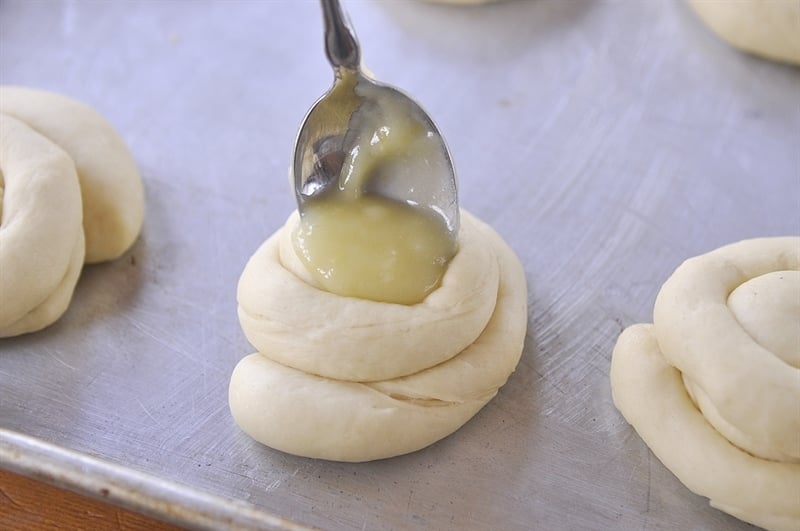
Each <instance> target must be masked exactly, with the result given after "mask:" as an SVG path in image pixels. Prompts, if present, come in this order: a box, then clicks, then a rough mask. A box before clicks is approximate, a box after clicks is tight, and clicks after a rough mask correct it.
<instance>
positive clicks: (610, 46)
mask: <svg viewBox="0 0 800 531" xmlns="http://www.w3.org/2000/svg"><path fill="white" fill-rule="evenodd" d="M346 6H347V8H348V9H349V11H350V13H351V17H352V19H353V22H354V24H355V26H356V28H357V31H358V33H359V37H360V40H361V43H362V45H363V48H364V56H365V60H366V62H367V64H368V65H369V66H370V67H371V68H372V69H373V70H374V71H375V72H376V73H377V75H378V76H379V77H380V78H381V79H383V80H385V81H387V82H390V83H393V84H395V85H397V86H400V87H403V88H404V89H406V90H407V91H409V92H410V93H412V94H414V95H415V96H416V97H417V98H418V99H419V100H420V101H421V102H422V103H423V105H424V106H425V107H426V108H427V109H428V110H429V112H430V113H431V114H432V115H433V116H434V118H435V119H436V120H437V121H438V123H439V125H440V128H441V130H442V131H443V133H444V134H445V136H446V138H447V139H448V142H449V144H450V147H451V150H452V153H453V156H454V159H455V161H456V164H457V168H458V170H459V178H460V193H461V204H462V206H464V207H466V208H468V209H470V210H471V211H473V212H474V213H476V214H478V215H479V216H480V217H482V218H483V219H485V220H486V221H488V222H489V223H491V224H492V225H493V226H494V227H496V228H497V230H498V231H499V232H500V233H501V234H502V235H503V236H504V237H505V238H506V239H507V240H508V242H509V243H510V244H511V245H512V247H514V249H516V251H517V252H518V254H519V256H520V258H521V259H522V262H523V264H524V266H525V271H526V274H527V279H528V283H529V301H530V319H529V331H528V337H527V341H526V345H525V352H524V355H523V357H522V361H521V363H520V365H519V367H518V369H517V371H516V373H515V374H514V375H513V376H512V377H511V379H510V381H509V382H508V384H507V385H506V386H505V387H504V388H503V389H502V390H501V392H500V394H499V395H498V396H497V398H496V399H495V400H494V401H492V402H491V403H490V404H489V405H488V406H487V407H486V408H485V409H484V410H483V411H481V413H479V414H478V415H477V416H476V417H475V418H474V419H473V420H472V421H471V422H469V423H468V424H467V425H466V426H465V427H464V428H462V429H461V430H460V431H458V432H457V433H456V434H454V435H452V436H451V437H449V438H447V439H445V440H444V441H441V442H440V443H438V444H436V445H434V446H432V447H430V448H428V449H426V450H423V451H420V452H418V453H414V454H412V455H407V456H403V457H399V458H395V459H391V460H386V461H381V462H375V463H369V464H359V465H353V464H336V463H329V462H322V461H315V460H309V459H303V458H297V457H293V456H289V455H284V454H281V453H279V452H276V451H273V450H270V449H268V448H265V447H262V446H259V445H258V444H256V443H254V442H253V441H252V440H250V439H249V438H248V437H247V436H245V435H244V434H242V433H241V432H240V431H239V430H238V429H237V428H236V426H235V425H234V423H233V420H232V419H231V417H230V415H229V412H228V407H227V384H228V377H229V375H230V373H231V371H232V369H233V367H234V365H235V364H236V362H237V361H238V360H239V359H240V358H242V357H243V356H245V355H246V354H249V353H250V352H251V351H252V350H253V349H252V348H251V347H250V346H249V345H248V343H247V342H246V340H245V338H244V336H243V334H242V332H241V331H240V329H239V326H238V323H237V319H236V302H235V286H236V282H237V278H238V276H239V274H240V272H241V270H242V268H243V266H244V264H245V261H246V260H247V259H248V257H249V256H250V255H251V253H252V252H253V251H254V250H255V249H256V247H257V246H258V245H259V244H260V243H261V242H262V241H263V240H264V239H265V238H266V237H267V235H268V234H269V233H270V232H271V231H273V230H274V229H275V228H277V227H278V226H279V225H280V224H281V222H282V221H283V219H284V218H285V216H286V215H287V214H288V212H289V211H290V209H291V208H292V206H293V205H292V198H291V195H290V192H289V189H288V186H287V183H286V177H285V175H286V168H287V166H288V163H289V153H290V147H291V144H292V141H293V139H294V135H295V132H296V128H297V127H298V125H299V123H300V120H301V118H302V117H303V114H304V113H305V111H306V109H307V108H308V107H309V106H310V104H311V103H312V102H313V101H314V99H315V98H316V97H317V96H318V95H320V94H321V93H322V92H323V91H324V90H325V89H326V88H327V87H328V85H329V83H330V79H331V75H330V71H329V69H328V67H327V65H326V63H325V62H324V55H323V52H322V48H321V36H320V33H321V22H320V17H319V15H318V13H317V5H316V2H309V1H302V2H300V1H288V0H287V1H277V0H276V1H226V2H134V1H130V2H55V1H46V2H45V1H37V2H28V1H16V0H14V1H10V0H0V81H2V83H13V84H22V85H31V86H36V87H42V88H47V89H51V90H55V91H59V92H63V93H65V94H68V95H70V96H73V97H76V98H79V99H81V100H83V101H85V102H87V103H89V104H91V105H92V106H94V107H95V108H96V109H98V110H99V111H100V112H102V113H103V114H104V115H105V116H106V117H108V119H109V120H110V121H111V122H112V123H113V124H114V125H115V126H116V127H117V128H118V129H119V131H120V132H121V133H122V135H123V136H124V137H125V139H126V140H127V141H128V143H129V145H130V148H131V150H132V151H133V153H134V155H135V157H136V160H137V161H138V163H139V165H140V168H141V172H142V176H143V178H144V182H145V185H146V188H147V218H146V222H145V227H144V232H143V234H142V237H141V238H140V239H139V241H138V242H137V243H136V245H135V246H134V247H133V249H132V250H131V251H130V252H129V253H127V254H126V255H125V256H124V257H123V258H122V259H120V260H118V261H116V262H114V263H110V264H105V265H99V266H91V267H87V268H86V270H85V271H84V273H83V276H82V278H81V280H80V283H79V285H78V287H77V291H76V293H75V297H74V300H73V303H72V305H71V307H70V309H69V311H68V313H67V314H66V315H65V316H64V318H63V319H61V320H60V321H59V322H58V323H57V324H56V325H54V326H52V327H50V328H49V329H47V330H45V331H44V332H41V333H37V334H34V335H28V336H24V337H19V338H15V339H10V340H9V339H6V340H2V341H0V427H2V428H5V429H7V430H10V431H11V432H14V433H19V434H24V435H31V436H34V437H36V438H39V439H42V440H43V441H46V442H48V443H51V444H54V445H56V446H57V447H59V448H64V449H65V450H69V451H77V452H79V453H82V454H86V455H87V456H88V457H89V458H92V459H95V458H96V459H98V460H100V461H103V462H109V463H111V464H113V465H115V466H116V465H121V466H122V467H123V468H129V469H131V470H134V471H137V473H138V472H141V473H143V474H147V475H150V476H153V477H156V478H170V479H171V480H174V481H177V482H178V483H180V484H181V485H183V486H185V489H186V492H187V493H188V492H198V491H199V492H202V493H208V494H209V495H213V496H216V497H219V498H221V499H223V500H225V499H230V500H240V501H245V502H248V503H250V504H252V505H253V506H254V507H255V508H256V509H257V511H263V512H264V513H268V514H270V515H276V516H279V517H282V518H286V519H289V520H293V521H295V522H298V523H300V524H304V525H309V526H318V527H322V528H331V529H335V528H359V529H361V528H367V529H414V528H417V529H424V528H427V529H430V528H440V529H444V528H453V529H456V528H458V529H463V528H469V529H496V528H504V529H523V528H530V527H538V528H542V529H590V528H591V529H595V528H615V529H644V528H647V529H689V528H691V529H706V530H715V529H726V530H727V529H746V528H748V527H749V526H747V525H745V524H742V523H740V522H738V521H736V520H734V519H733V518H731V517H728V516H726V515H724V514H722V513H720V512H718V511H716V510H714V509H712V508H710V507H709V506H708V504H707V502H706V500H704V499H702V498H700V497H698V496H695V495H693V494H691V493H690V492H689V491H688V490H686V489H685V488H684V487H683V486H682V485H681V484H680V483H679V482H678V481H677V480H676V479H675V478H674V477H673V476H672V475H671V474H670V473H669V472H668V471H667V470H666V469H665V468H664V467H663V466H662V465H661V464H660V463H659V462H658V461H657V460H656V459H654V458H653V457H652V455H651V454H650V453H649V451H648V450H647V448H646V447H645V445H644V444H643V443H642V442H641V441H640V439H639V438H638V437H637V436H636V434H635V433H634V432H632V430H631V428H630V427H629V426H628V425H627V424H626V423H625V422H624V420H623V419H622V417H621V416H620V415H619V414H618V413H617V411H616V410H615V409H614V407H613V404H612V402H611V397H610V391H609V384H608V377H607V374H608V368H609V359H610V353H611V349H612V346H613V344H614V341H615V339H616V336H617V335H618V333H619V332H620V330H621V329H622V328H623V327H624V326H626V325H628V324H631V323H635V322H641V321H648V320H649V319H650V317H651V311H652V304H653V301H654V298H655V295H656V293H657V290H658V288H659V286H660V285H661V283H662V282H663V281H664V280H665V279H666V277H667V276H668V275H669V273H670V272H671V271H672V270H673V269H674V268H675V267H676V266H677V265H678V264H679V263H680V262H681V261H682V260H683V259H684V258H686V257H688V256H691V255H694V254H697V253H700V252H703V251H707V250H710V249H712V248H715V247H717V246H719V245H722V244H724V243H728V242H732V241H735V240H738V239H742V238H748V237H754V236H762V235H777V234H787V233H798V232H800V217H798V216H799V214H798V212H800V149H798V146H799V145H800V98H799V97H798V94H800V70H798V69H795V68H791V67H786V66H781V65H777V64H773V63H769V62H766V61H762V60H759V59H755V58H752V57H749V56H745V55H743V54H740V53H737V52H735V51H733V50H732V49H730V48H728V47H727V46H725V45H724V44H722V43H721V42H719V41H718V40H716V39H715V38H714V37H713V36H711V35H710V34H709V32H707V31H706V30H705V29H704V28H703V27H702V26H701V25H700V24H699V23H698V22H697V21H696V20H695V19H694V18H693V17H692V15H691V13H690V12H689V11H688V10H687V8H686V6H685V5H684V4H683V3H681V2H673V1H666V0H664V1H662V0H648V1H639V0H630V1H616V2H589V1H586V2H582V1H572V2H563V1H557V0H549V1H548V0H530V1H512V2H507V3H500V4H496V5H492V6H489V7H476V8H458V7H447V6H439V5H429V4H424V3H418V2H410V1H388V0H387V1H383V2H379V1H374V2H366V1H355V0H352V1H349V2H346ZM6 442H8V441H6ZM58 455H61V454H58ZM65 455H68V454H65ZM65 459H66V458H65ZM13 465H14V463H11V462H6V463H0V466H7V467H9V466H13ZM64 481H66V482H69V478H66V479H64ZM143 489H144V498H145V499H146V498H147V496H148V494H149V493H148V490H147V487H146V485H145V487H143ZM158 492H162V490H159V489H156V488H154V489H153V490H152V495H153V496H156V495H157V493H158ZM176 499H177V500H178V503H180V500H181V499H183V498H182V497H181V495H180V492H178V495H177V498H176ZM186 499H188V496H187V498H186ZM224 505H225V504H224V503H222V504H221V505H220V506H219V510H220V514H222V513H223V512H224V509H225V507H224ZM186 521H187V522H190V520H186Z"/></svg>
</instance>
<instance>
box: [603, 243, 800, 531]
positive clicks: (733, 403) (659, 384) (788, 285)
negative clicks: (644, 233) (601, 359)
mask: <svg viewBox="0 0 800 531" xmlns="http://www.w3.org/2000/svg"><path fill="white" fill-rule="evenodd" d="M798 323H800V238H795V237H786V238H762V239H755V240H746V241H742V242H739V243H735V244H732V245H728V246H725V247H722V248H720V249H717V250H715V251H713V252H711V253H708V254H705V255H702V256H699V257H695V258H692V259H690V260H687V261H686V262H684V264H683V265H681V266H680V267H679V268H678V269H677V270H676V271H675V273H673V275H672V276H671V277H670V279H669V280H667V282H666V283H665V284H664V286H663V287H662V289H661V291H660V293H659V295H658V298H657V299H656V304H655V309H654V324H653V325H635V326H632V327H630V328H629V329H627V330H626V331H625V332H623V334H622V335H621V336H620V338H619V340H618V342H617V346H616V347H615V349H614V353H613V357H612V363H611V387H612V392H613V396H614V402H615V404H616V405H617V407H618V408H619V410H620V411H621V412H622V414H623V415H624V416H625V418H626V419H627V420H628V422H630V423H631V425H632V426H633V427H634V428H635V429H636V431H637V432H638V433H639V435H640V436H641V437H642V439H643V440H644V441H645V442H646V443H647V445H648V446H649V447H650V449H651V450H652V451H653V453H654V454H655V455H656V456H657V457H658V458H659V459H660V460H661V461H662V462H663V463H664V465H665V466H666V467H667V468H669V469H670V470H671V471H672V472H673V473H674V474H675V475H676V476H677V477H678V478H679V479H680V480H681V481H682V482H683V483H684V484H685V485H686V486H687V487H688V488H689V489H691V490H692V491H693V492H695V493H697V494H700V495H702V496H706V497H708V498H709V499H710V500H711V505H713V506H714V507H717V508H718V509H720V510H723V511H725V512H728V513H730V514H732V515H734V516H736V517H737V518H740V519H742V520H745V521H747V522H751V523H753V524H756V525H759V526H762V527H765V528H767V529H787V530H789V529H792V530H796V529H800V368H798V364H797V360H798V357H800V332H798V328H800V327H799V326H798Z"/></svg>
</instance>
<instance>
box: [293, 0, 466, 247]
mask: <svg viewBox="0 0 800 531" xmlns="http://www.w3.org/2000/svg"><path fill="white" fill-rule="evenodd" d="M321 2H322V11H323V15H324V21H325V51H326V55H327V57H328V61H329V62H330V63H331V65H332V66H333V69H334V74H335V77H334V83H333V86H332V87H331V89H330V90H329V91H328V92H327V93H326V94H324V95H323V96H322V97H321V98H320V99H319V100H317V102H316V103H315V104H314V105H313V107H312V108H311V110H310V111H309V112H308V114H307V115H306V117H305V119H304V120H303V124H302V125H301V127H300V132H299V133H298V135H297V140H296V142H295V148H294V162H293V168H292V169H293V175H294V188H295V197H296V199H297V205H298V209H299V211H300V213H301V214H302V213H303V210H304V207H305V206H306V205H307V204H308V203H309V202H311V201H314V199H315V198H318V197H323V196H327V195H328V194H344V193H350V194H355V195H358V194H361V193H365V194H371V195H379V196H382V197H385V198H388V199H392V200H395V201H400V202H404V203H407V204H410V205H413V206H415V207H421V208H427V209H430V210H432V211H434V212H435V213H437V214H439V215H441V216H442V217H443V218H444V221H445V222H446V224H447V229H448V230H449V231H450V232H451V233H452V235H455V234H456V233H457V231H458V227H459V211H458V197H457V186H456V176H455V170H454V168H453V163H452V161H451V159H450V153H449V152H448V150H447V146H446V145H445V142H444V139H443V138H442V136H441V134H440V133H439V130H438V129H437V127H436V126H435V125H434V123H433V121H432V120H431V118H430V117H429V116H428V115H427V113H425V111H423V110H422V109H421V108H420V106H419V105H417V103H416V102H414V101H413V100H412V99H411V98H409V97H408V96H406V95H405V94H403V93H402V92H400V91H399V90H397V89H395V88H393V87H390V86H387V85H384V84H381V83H378V82H377V81H375V80H373V79H371V78H369V77H367V75H365V74H364V72H363V71H362V70H361V51H360V49H359V45H358V41H357V40H356V36H355V32H354V31H353V29H352V27H351V25H350V22H349V20H348V19H347V18H346V16H345V14H344V12H343V11H342V7H341V5H340V4H339V0H321ZM403 131H405V132H403ZM408 131H412V133H413V134H412V135H411V137H413V138H414V140H413V141H412V142H410V143H409V144H408V146H407V148H408V149H394V147H396V145H397V143H396V142H395V146H392V145H390V146H389V147H390V148H392V149H385V150H384V151H385V153H382V154H381V156H379V157H378V158H377V161H375V160H370V161H368V162H363V163H362V161H365V160H367V159H372V158H373V157H372V155H370V156H365V153H364V152H365V151H370V150H371V151H375V150H376V149H378V148H380V147H381V144H380V142H379V137H381V138H383V136H381V135H383V134H384V133H385V134H386V135H387V137H391V135H395V138H397V137H398V136H399V135H401V134H406V133H407V132H408ZM376 144H377V147H376ZM384 144H385V143H384ZM359 157H360V158H359ZM355 173H359V174H360V176H358V177H357V178H356V176H355ZM348 181H349V184H348ZM354 181H357V182H354Z"/></svg>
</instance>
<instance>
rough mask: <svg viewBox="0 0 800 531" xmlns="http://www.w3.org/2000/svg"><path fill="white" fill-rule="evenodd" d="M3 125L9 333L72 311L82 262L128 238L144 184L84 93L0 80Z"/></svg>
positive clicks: (1, 282)
mask: <svg viewBox="0 0 800 531" xmlns="http://www.w3.org/2000/svg"><path fill="white" fill-rule="evenodd" d="M0 124H1V125H0V127H1V128H2V131H1V132H0V201H1V203H2V204H0V213H1V217H0V337H9V336H14V335H18V334H23V333H27V332H33V331H36V330H39V329H41V328H44V327H46V326H48V325H49V324H51V323H53V322H54V321H56V320H57V319H58V318H59V317H60V316H61V315H62V314H63V313H64V311H65V310H66V308H67V306H68V305H69V301H70V299H71V298H72V292H73V290H74V288H75V284H76V283H77V281H78V277H79V275H80V272H81V269H82V267H83V264H84V262H98V261H103V260H110V259H112V258H116V257H117V256H119V255H120V254H121V253H123V252H124V251H125V250H127V249H128V248H129V247H130V245H131V244H132V243H133V241H134V240H135V239H136V237H137V236H138V234H139V231H140V230H141V225H142V217H143V211H144V193H143V189H142V182H141V179H140V177H139V173H138V171H137V169H136V165H135V163H134V161H133V158H132V157H131V155H130V153H129V152H128V149H127V147H126V146H125V144H124V143H123V141H122V139H121V138H120V137H119V135H118V134H117V133H116V131H114V129H113V128H112V127H111V125H110V124H108V122H106V120H105V119H104V118H103V117H102V116H100V115H99V114H98V113H97V112H95V111H94V110H92V109H91V108H89V107H87V106H86V105H84V104H82V103H80V102H77V101H75V100H71V99H69V98H66V97H64V96H61V95H58V94H54V93H51V92H46V91H42V90H35V89H29V88H24V87H12V86H0Z"/></svg>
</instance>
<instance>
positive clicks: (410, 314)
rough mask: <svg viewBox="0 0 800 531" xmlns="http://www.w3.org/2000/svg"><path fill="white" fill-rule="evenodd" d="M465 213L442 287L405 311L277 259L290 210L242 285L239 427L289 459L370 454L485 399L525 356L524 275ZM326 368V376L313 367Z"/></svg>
mask: <svg viewBox="0 0 800 531" xmlns="http://www.w3.org/2000/svg"><path fill="white" fill-rule="evenodd" d="M461 215H462V218H461V219H462V228H461V237H460V241H459V247H460V250H459V253H458V254H457V255H456V257H455V258H454V259H453V261H452V262H451V264H450V266H449V268H448V271H447V273H446V274H445V276H444V279H443V281H442V285H441V286H440V287H439V288H438V289H437V290H435V291H434V292H432V293H431V294H430V295H429V296H428V297H427V298H426V299H425V301H423V302H421V303H419V304H417V305H414V306H403V305H397V304H389V303H381V302H374V301H365V300H359V299H353V298H349V297H340V296H336V295H332V294H330V293H327V292H324V291H321V290H319V289H317V288H315V287H313V286H311V285H309V284H307V282H306V280H304V279H303V277H306V278H307V277H308V275H307V273H304V267H303V266H302V264H300V263H299V262H296V260H297V259H296V257H292V256H290V255H288V254H287V253H286V251H287V250H288V249H291V242H289V243H286V242H284V244H283V247H284V249H283V251H284V253H281V251H280V249H279V247H281V239H282V238H286V237H287V236H286V233H287V232H289V231H290V230H291V229H292V228H293V226H294V224H295V223H296V221H297V220H296V217H294V216H293V217H291V218H290V219H289V221H288V222H287V225H286V226H284V227H283V229H281V231H279V233H278V234H276V235H273V237H272V238H270V239H269V240H268V241H267V242H266V243H265V244H264V245H263V246H262V247H261V248H260V249H259V250H258V251H257V252H256V254H255V255H254V256H253V258H252V259H251V260H250V262H249V263H248V265H247V266H246V268H245V271H244V273H243V274H242V278H241V280H240V284H239V302H240V305H241V306H240V317H241V324H242V327H243V328H244V330H245V332H246V334H247V336H248V337H249V338H251V341H252V340H253V338H255V339H256V341H258V342H259V343H258V345H256V346H257V348H259V350H260V352H259V353H256V354H252V355H250V356H248V357H246V358H244V359H243V360H242V361H241V362H240V363H239V364H238V365H237V367H236V369H235V370H234V372H233V375H232V376H231V383H230V391H229V401H230V407H231V412H232V413H233V416H234V418H235V420H236V422H237V423H238V424H239V426H240V427H241V428H242V429H243V430H244V431H245V432H246V433H248V434H249V435H250V436H252V437H253V438H254V439H256V440H257V441H259V442H261V443H263V444H266V445H268V446H270V447H272V448H276V449H279V450H282V451H285V452H289V453H292V454H297V455H302V456H307V457H316V458H323V459H330V460H337V461H368V460H372V459H381V458H385V457H392V456H395V455H400V454H403V453H408V452H412V451H414V450H418V449H420V448H423V447H425V446H428V445H430V444H432V443H434V442H436V441H437V440H439V439H441V438H443V437H445V436H447V435H449V434H450V433H452V432H453V431H455V430H456V429H458V428H459V427H460V426H461V425H463V424H464V423H465V422H466V421H467V420H469V419H470V418H471V417H472V416H473V415H474V414H475V413H476V412H477V411H478V410H480V409H481V407H483V406H484V405H485V404H486V403H487V402H488V401H489V400H490V399H491V398H492V397H494V396H495V394H496V393H497V391H498V389H499V388H500V386H502V385H503V384H504V383H505V382H506V380H507V378H508V376H509V375H510V374H511V373H512V372H513V370H514V368H515V367H516V364H517V362H518V361H519V357H520V355H521V353H522V346H523V341H524V337H525V329H526V325H527V293H526V287H525V275H524V272H523V270H522V266H521V265H520V263H519V260H518V259H517V257H516V255H515V254H514V253H513V251H511V249H510V248H509V247H508V246H507V245H506V244H505V242H503V240H502V239H501V238H500V237H499V236H498V235H497V234H496V233H495V232H494V231H493V230H492V229H491V228H490V227H488V226H487V225H485V224H483V223H482V222H480V221H478V220H477V219H476V218H474V217H473V216H471V215H470V214H468V213H467V212H464V211H462V214H461ZM284 257H285V258H284ZM284 259H285V260H286V262H287V263H284V261H283V260H284ZM295 271H296V273H297V274H296V273H295ZM298 275H299V276H298ZM267 277H270V278H267ZM264 297H271V298H270V299H265V298H264ZM244 305H247V306H248V307H247V309H246V310H244V309H243V306H244ZM254 328H255V330H254ZM270 336H274V338H271V337H270ZM259 345H261V346H259ZM262 347H263V348H262ZM453 350H455V352H452V351H453ZM443 352H444V354H443ZM330 358H333V359H334V360H335V362H331V360H330ZM403 358H409V359H410V360H413V363H415V364H416V368H414V367H413V366H411V365H410V363H411V362H410V361H408V360H405V359H403ZM382 360H383V362H384V363H385V367H382V366H381V365H382V363H381V362H382ZM337 363H338V364H340V365H341V367H340V368H336V364H337ZM303 367H305V368H310V369H312V370H305V369H303ZM348 371H349V372H348ZM330 372H333V373H336V377H327V376H320V375H319V374H321V373H330ZM381 375H383V376H381Z"/></svg>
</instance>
